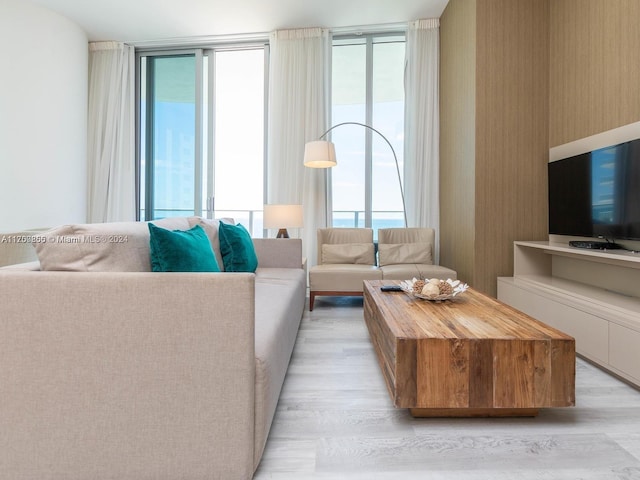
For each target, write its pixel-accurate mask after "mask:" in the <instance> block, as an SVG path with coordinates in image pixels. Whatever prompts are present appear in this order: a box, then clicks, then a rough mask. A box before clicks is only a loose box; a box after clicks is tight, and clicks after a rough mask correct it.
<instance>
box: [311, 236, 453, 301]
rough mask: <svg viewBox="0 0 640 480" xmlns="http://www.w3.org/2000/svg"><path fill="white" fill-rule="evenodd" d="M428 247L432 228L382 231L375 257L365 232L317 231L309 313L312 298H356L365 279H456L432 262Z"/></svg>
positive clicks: (445, 269)
mask: <svg viewBox="0 0 640 480" xmlns="http://www.w3.org/2000/svg"><path fill="white" fill-rule="evenodd" d="M433 245H435V231H434V230H433V229H432V228H385V229H383V228H381V229H379V230H378V244H377V247H378V252H377V255H376V252H375V244H374V242H373V230H372V229H370V228H325V229H319V230H318V264H317V265H314V266H313V267H312V268H311V269H310V271H309V310H313V306H314V301H315V297H317V296H361V295H362V290H363V281H364V280H410V279H412V278H414V277H415V278H434V277H435V278H441V279H447V278H450V279H452V280H455V279H456V278H457V273H456V271H455V270H452V269H450V268H447V267H444V266H442V265H435V264H434V263H433ZM376 257H377V258H376Z"/></svg>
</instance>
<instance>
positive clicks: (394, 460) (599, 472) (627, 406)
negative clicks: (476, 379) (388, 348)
mask: <svg viewBox="0 0 640 480" xmlns="http://www.w3.org/2000/svg"><path fill="white" fill-rule="evenodd" d="M254 478H255V479H257V480H267V479H269V480H312V479H313V480H315V479H322V480H333V479H335V480H342V479H344V480H414V479H415V480H418V479H419V480H445V479H446V480H458V479H460V480H486V479H492V480H513V479H514V478H517V479H518V480H576V479H583V480H609V479H611V480H640V391H638V390H636V389H634V388H632V387H630V386H629V385H627V384H625V383H623V382H621V381H620V380H618V379H616V378H614V377H613V376H611V375H609V374H607V373H605V372H603V371H602V370H599V369H598V368H596V367H594V366H593V365H591V364H589V363H587V362H585V361H583V360H581V359H578V361H577V365H576V406H575V407H573V408H557V409H554V408H550V409H542V410H540V413H539V415H538V416H537V417H534V418H466V419H465V418H455V419H454V418H430V419H429V418H412V417H411V416H410V414H409V412H408V411H407V410H400V409H396V408H394V407H393V405H392V403H391V400H390V398H389V394H388V392H387V388H386V385H385V382H384V378H383V376H382V373H381V371H380V367H379V365H378V361H377V359H376V354H375V352H374V350H373V347H372V346H371V343H370V340H369V334H368V332H367V328H366V326H365V324H364V320H363V310H362V299H361V298H351V299H350V298H342V299H338V298H333V297H320V298H317V299H316V304H315V307H314V310H313V312H308V311H307V312H305V315H304V318H303V321H302V325H301V327H300V331H299V333H298V340H297V343H296V347H295V349H294V353H293V357H292V359H291V364H290V366H289V371H288V373H287V378H286V380H285V384H284V387H283V391H282V394H281V396H280V402H279V404H278V410H277V412H276V416H275V419H274V423H273V426H272V427H271V433H270V435H269V440H268V442H267V446H266V449H265V453H264V456H263V459H262V462H261V464H260V466H259V467H258V470H257V471H256V474H255V477H254Z"/></svg>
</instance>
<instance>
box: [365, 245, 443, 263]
mask: <svg viewBox="0 0 640 480" xmlns="http://www.w3.org/2000/svg"><path fill="white" fill-rule="evenodd" d="M402 263H417V264H422V265H432V264H433V259H432V257H431V244H430V243H381V244H379V245H378V264H379V265H380V266H381V267H384V266H385V265H397V264H402Z"/></svg>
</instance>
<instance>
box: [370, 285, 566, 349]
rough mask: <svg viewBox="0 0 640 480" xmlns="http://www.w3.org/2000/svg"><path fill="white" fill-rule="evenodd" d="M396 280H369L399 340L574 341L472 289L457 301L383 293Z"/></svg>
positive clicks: (383, 312)
mask: <svg viewBox="0 0 640 480" xmlns="http://www.w3.org/2000/svg"><path fill="white" fill-rule="evenodd" d="M399 283H400V282H399V281H394V280H365V282H364V288H365V290H367V292H368V293H369V295H371V298H372V300H373V301H374V302H375V303H376V305H377V306H378V308H379V309H380V312H381V313H382V314H383V316H384V318H385V323H386V324H387V326H388V328H389V329H390V330H391V333H392V334H393V336H394V337H396V338H408V339H420V338H442V339H470V338H473V339H523V340H543V339H567V340H569V339H572V338H573V337H571V336H569V335H567V334H565V333H563V332H561V331H560V330H557V329H555V328H553V327H550V326H549V325H546V324H544V323H542V322H540V321H538V320H536V319H535V318H533V317H530V316H528V315H526V314H524V313H522V312H520V311H519V310H516V309H514V308H512V307H510V306H509V305H506V304H504V303H502V302H500V301H498V300H496V299H495V298H493V297H489V296H487V295H484V294H483V293H480V292H478V291H476V290H474V289H472V288H469V289H468V290H467V291H466V292H464V293H462V294H460V295H459V296H456V297H455V298H454V299H453V300H445V301H443V302H432V301H429V300H422V299H419V298H415V297H412V296H410V295H409V294H407V293H405V292H382V291H380V287H381V286H382V285H390V284H399Z"/></svg>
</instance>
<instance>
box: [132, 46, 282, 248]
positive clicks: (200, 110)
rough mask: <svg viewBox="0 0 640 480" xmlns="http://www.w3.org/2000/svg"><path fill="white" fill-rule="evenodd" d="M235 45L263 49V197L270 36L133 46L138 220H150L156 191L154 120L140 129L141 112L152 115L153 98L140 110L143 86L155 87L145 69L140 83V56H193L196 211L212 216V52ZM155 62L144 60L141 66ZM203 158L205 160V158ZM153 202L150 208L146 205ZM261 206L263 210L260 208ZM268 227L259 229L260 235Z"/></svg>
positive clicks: (213, 160)
mask: <svg viewBox="0 0 640 480" xmlns="http://www.w3.org/2000/svg"><path fill="white" fill-rule="evenodd" d="M239 50H263V52H264V79H263V84H264V100H263V102H264V103H263V112H264V127H263V130H264V131H263V139H264V142H263V154H262V162H263V171H264V175H263V203H266V199H267V178H268V176H267V167H268V165H267V152H268V143H267V142H268V122H267V120H268V115H269V95H268V92H269V54H270V52H269V42H268V39H260V40H257V41H246V42H234V43H213V44H207V45H198V46H185V47H177V48H163V47H150V48H139V49H138V48H137V49H136V53H135V100H136V101H135V182H136V187H135V188H136V197H135V201H136V219H137V220H139V221H140V220H147V221H148V220H153V218H152V217H153V212H154V209H153V203H154V202H153V192H154V184H153V183H154V177H153V173H154V162H153V161H150V160H153V143H154V135H153V123H152V122H148V121H147V122H146V125H145V129H144V130H145V131H144V132H143V131H142V118H143V115H145V116H146V118H150V116H152V115H153V104H152V103H153V102H147V103H146V105H145V111H144V112H143V111H141V110H142V109H141V99H142V91H143V88H144V89H145V95H146V97H147V98H150V97H149V91H150V89H152V88H153V81H149V80H148V79H149V75H148V71H146V72H145V74H146V75H145V78H146V79H147V81H146V82H145V85H143V78H142V61H143V58H147V57H153V58H159V57H168V56H187V55H189V56H190V55H194V56H195V63H196V65H195V69H196V72H195V74H196V77H195V78H196V85H195V91H196V96H195V132H194V157H195V158H194V162H195V165H194V215H196V216H206V217H207V218H213V217H214V215H215V202H214V199H215V178H214V175H215V168H214V167H215V131H216V124H215V101H216V99H215V54H216V53H217V52H228V51H239ZM205 58H207V62H208V70H207V74H208V81H207V84H206V85H204V82H203V77H204V70H203V64H204V61H205ZM150 64H153V62H148V63H147V64H146V66H145V69H148V66H149V65H150ZM205 89H206V94H207V105H206V106H204V105H203V96H204V94H205ZM205 108H206V109H207V111H206V114H207V115H206V117H207V129H206V132H205V131H204V127H203V122H204V116H205V115H204V113H205V111H204V110H205ZM203 136H206V143H207V147H208V148H207V151H206V152H204V151H203V141H204V138H203ZM143 138H144V147H145V159H144V160H145V168H144V178H142V175H143V173H142V160H143V158H142V148H143V142H142V140H143ZM205 162H206V164H205ZM205 167H206V172H207V175H206V178H203V171H204V170H205ZM142 182H144V187H145V190H144V196H145V198H144V217H145V218H141V207H142V197H141V193H142V185H143V183H142ZM203 192H206V196H207V198H206V202H203ZM150 206H151V208H149V207H150ZM260 211H261V210H260ZM254 213H255V211H253V210H251V211H249V217H250V225H249V230H250V232H251V233H252V235H256V234H257V233H259V232H253V231H252V230H253V219H254ZM265 233H266V231H265V230H264V229H263V231H262V235H263V236H264V234H265Z"/></svg>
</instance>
